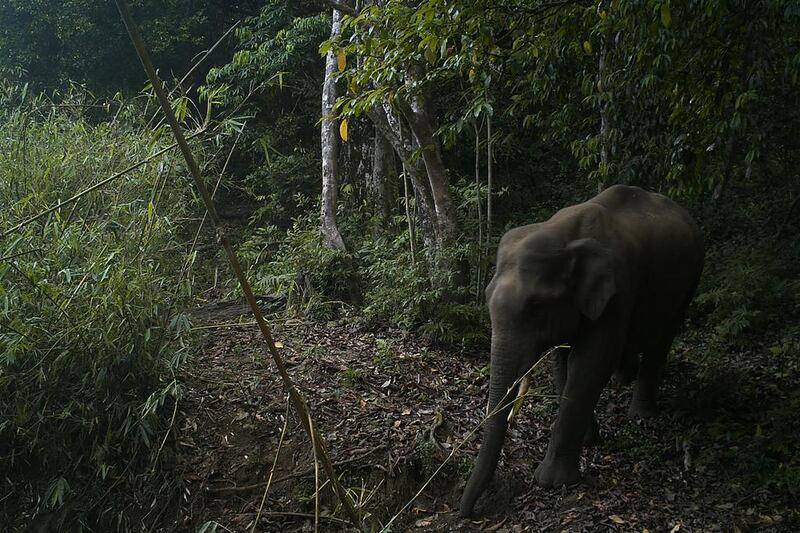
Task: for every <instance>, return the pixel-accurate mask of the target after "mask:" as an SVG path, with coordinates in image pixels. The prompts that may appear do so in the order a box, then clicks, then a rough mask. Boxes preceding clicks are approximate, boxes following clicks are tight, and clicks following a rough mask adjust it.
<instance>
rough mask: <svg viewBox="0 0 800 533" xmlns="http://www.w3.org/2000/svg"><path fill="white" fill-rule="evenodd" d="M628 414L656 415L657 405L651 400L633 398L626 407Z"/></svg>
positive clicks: (639, 416) (639, 415)
mask: <svg viewBox="0 0 800 533" xmlns="http://www.w3.org/2000/svg"><path fill="white" fill-rule="evenodd" d="M628 415H630V416H631V417H632V418H654V417H656V416H658V406H657V405H656V402H655V401H653V400H637V399H635V398H634V400H633V401H632V402H631V405H630V406H629V407H628Z"/></svg>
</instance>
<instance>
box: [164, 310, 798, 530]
mask: <svg viewBox="0 0 800 533" xmlns="http://www.w3.org/2000/svg"><path fill="white" fill-rule="evenodd" d="M274 335H275V338H276V340H278V341H280V342H281V343H282V345H283V348H282V349H281V350H282V353H283V355H284V357H285V358H286V360H287V362H288V364H289V366H290V371H291V373H292V375H293V376H294V378H295V379H296V382H297V384H298V386H299V388H300V389H301V390H302V391H303V393H304V394H305V395H306V398H307V400H308V403H309V405H310V407H311V412H312V413H313V416H314V417H315V419H316V423H317V425H318V427H319V428H320V430H321V432H322V434H323V435H324V436H325V438H326V439H327V441H328V445H329V449H330V452H331V455H332V459H333V461H334V462H335V463H337V465H338V471H339V472H340V473H342V474H343V477H344V483H345V486H346V487H348V488H349V489H350V490H352V491H353V493H354V494H355V495H356V497H357V498H358V499H359V500H360V501H362V502H363V501H367V503H366V505H365V508H366V509H368V510H369V512H370V513H372V515H373V516H374V517H375V518H376V519H377V520H379V521H380V523H381V524H385V523H386V521H387V520H388V519H389V518H390V517H391V516H392V515H394V514H395V512H397V511H398V510H399V509H400V507H402V505H403V504H404V503H405V502H407V501H408V500H409V498H410V497H411V496H412V495H413V494H414V492H416V491H417V490H418V488H419V487H421V485H422V483H423V482H424V481H425V480H426V479H427V478H428V476H429V475H430V474H432V473H433V471H434V470H435V469H436V467H437V466H438V465H439V464H441V462H442V461H444V459H445V458H446V457H447V456H448V455H449V454H450V451H451V450H452V448H453V446H456V445H457V444H458V443H459V442H461V440H462V439H463V437H464V436H465V435H466V434H467V433H468V432H469V431H470V430H472V429H473V428H474V427H475V426H476V425H477V424H478V422H479V420H480V417H481V415H482V413H483V410H484V408H485V401H486V386H487V379H486V378H487V377H488V373H487V369H486V368H485V367H486V363H487V361H488V358H487V357H486V356H485V355H481V356H477V355H475V354H464V353H458V352H447V351H440V350H434V349H430V348H428V347H426V346H424V345H421V344H420V343H419V342H418V341H417V339H415V338H413V337H410V336H408V335H407V334H403V333H402V332H398V331H383V332H380V333H375V332H365V331H358V330H357V329H355V328H353V327H351V326H348V325H347V324H346V323H342V322H329V323H326V322H314V321H305V320H287V321H284V322H281V323H279V324H278V325H277V326H275V329H274ZM689 345H691V346H692V348H691V349H689V348H688V346H689ZM703 349H705V348H704V347H702V345H701V344H700V341H698V340H693V341H692V343H691V344H690V343H689V342H688V341H686V343H679V344H678V346H677V347H676V349H675V353H673V357H672V360H671V363H670V365H669V371H668V379H667V383H666V391H665V397H664V406H665V409H664V410H665V415H663V416H661V417H660V418H658V419H657V420H653V421H648V422H635V421H632V420H630V419H628V418H627V416H626V415H625V408H626V405H627V398H628V397H629V394H630V392H629V391H628V390H618V389H610V390H607V391H606V393H605V394H604V396H603V398H602V400H601V404H600V406H599V409H598V410H599V412H600V416H599V418H600V424H601V434H602V436H603V442H602V443H601V444H600V445H599V446H598V447H595V448H591V449H587V450H585V451H584V456H583V460H582V469H583V471H584V474H585V475H584V481H583V483H582V484H581V485H579V486H577V487H575V488H571V489H564V490H561V491H548V490H543V489H540V488H538V487H536V486H535V485H533V483H532V479H533V471H534V469H535V467H536V464H537V461H538V460H539V459H540V458H541V457H542V456H543V455H544V450H545V447H546V445H547V441H548V438H549V430H548V427H549V425H550V422H551V420H552V416H553V413H554V409H555V404H554V401H553V400H552V398H549V397H547V396H545V397H543V398H542V399H541V400H533V401H529V402H528V403H527V404H526V406H525V408H524V409H523V412H522V414H521V415H520V417H519V418H518V420H517V422H516V424H515V426H514V427H513V428H512V429H511V430H510V432H509V436H508V438H507V440H506V445H505V448H504V451H503V461H502V463H501V465H500V467H499V469H498V474H497V475H496V476H495V482H494V483H493V485H492V487H491V488H490V489H489V491H488V495H487V497H484V498H483V499H482V500H481V501H480V502H479V505H478V508H477V512H478V513H479V516H482V517H484V518H482V519H479V520H474V521H464V520H460V519H458V517H457V513H456V512H455V509H456V508H457V504H458V498H459V496H460V493H461V490H462V488H463V484H464V481H465V479H466V476H467V474H468V472H469V469H470V467H471V464H472V458H473V457H474V455H475V454H476V452H477V448H478V444H479V442H480V438H479V434H478V436H476V438H473V439H472V440H471V441H470V442H468V443H467V444H466V445H465V446H464V447H463V448H462V449H461V450H459V451H458V452H457V453H456V454H454V457H453V458H452V460H451V461H450V462H449V463H448V465H447V466H446V467H445V468H443V469H442V471H441V472H440V474H439V475H438V476H437V477H436V478H435V479H434V480H433V482H432V483H431V484H430V486H429V487H428V488H427V489H426V490H425V491H424V493H423V495H422V496H421V497H420V498H419V499H418V500H416V501H415V502H414V503H413V504H412V505H411V506H410V508H409V510H408V511H407V512H406V513H404V514H403V515H402V516H401V517H400V519H399V520H398V522H396V523H395V524H396V527H394V528H393V530H394V531H405V530H414V529H417V530H432V531H451V530H452V531H468V530H476V531H478V530H483V531H604V530H617V531H645V530H647V531H653V532H655V531H671V532H675V531H737V530H738V531H755V530H759V531H762V530H763V531H793V530H798V529H800V514H798V509H797V501H798V496H800V494H798V492H797V491H798V487H797V485H796V484H794V483H793V481H792V480H793V479H796V480H798V481H800V475H798V477H797V478H793V477H792V476H794V475H795V474H797V473H798V472H800V469H799V468H798V467H800V456H798V453H799V452H798V449H797V446H798V437H797V435H800V421H798V420H797V417H796V413H797V412H798V410H797V409H798V408H800V390H799V389H800V386H799V385H798V383H800V368H799V367H798V364H797V359H796V358H794V361H795V363H794V364H792V363H791V361H792V358H791V357H786V358H785V360H783V359H782V360H781V361H783V363H781V364H782V365H783V366H780V365H778V368H777V372H778V373H780V375H781V377H780V378H779V379H778V378H776V377H775V375H776V366H775V364H772V365H771V366H767V365H765V364H764V365H762V364H761V363H762V361H761V359H759V358H763V359H764V360H765V361H766V360H767V359H769V358H770V356H771V354H770V353H769V352H768V351H767V350H766V349H765V350H764V354H747V358H746V361H747V363H746V365H743V364H741V361H742V359H743V354H739V355H738V356H732V357H731V360H730V361H727V360H725V359H723V360H722V361H721V362H720V363H718V364H719V365H721V366H720V368H724V370H725V371H724V372H722V371H719V372H717V371H711V372H709V371H708V369H707V368H706V367H703V368H701V367H700V366H699V365H698V364H697V363H693V362H691V360H692V357H693V352H696V351H699V350H703ZM774 359H775V358H774V357H772V358H771V359H769V361H771V362H773V363H774ZM737 361H739V362H737ZM715 368H716V367H715ZM765 369H766V370H765ZM698 374H702V376H698ZM181 379H182V381H183V386H184V388H185V395H184V398H183V399H182V401H181V404H180V406H179V416H178V420H177V421H176V425H175V427H176V431H177V439H178V448H179V457H178V465H177V467H176V473H177V475H179V476H181V478H182V479H183V482H184V483H185V486H186V494H185V502H183V504H182V507H181V511H180V519H179V521H178V522H179V523H173V524H172V526H171V527H172V528H175V527H177V528H178V529H180V530H185V531H197V530H198V528H199V527H201V526H202V525H203V524H205V523H208V522H211V521H213V522H216V523H218V524H219V525H220V526H221V527H220V528H219V529H218V531H224V530H230V531H247V530H249V528H250V526H251V524H252V522H253V520H254V519H255V516H256V513H257V512H258V510H259V507H260V504H261V500H262V497H263V494H264V488H265V481H266V479H267V478H268V477H269V473H270V469H271V466H272V462H273V459H274V457H275V452H276V450H277V449H278V442H279V440H280V437H281V432H282V429H283V426H284V420H285V418H284V417H285V413H286V401H285V397H284V392H283V388H282V385H281V382H280V379H279V377H278V376H277V374H276V372H275V371H274V370H273V368H272V367H271V363H270V362H269V361H268V359H267V358H266V357H265V356H264V355H263V351H262V349H261V340H260V338H259V336H258V335H257V332H256V331H255V329H254V328H253V327H235V328H221V329H209V330H208V334H207V335H206V338H205V341H204V342H203V343H202V347H201V349H200V350H199V352H198V353H197V354H196V356H195V357H194V359H193V360H192V361H191V362H190V364H189V365H187V367H186V370H185V372H184V373H183V375H182V376H181ZM745 380H746V381H745ZM535 382H536V383H538V384H539V385H540V386H541V387H542V389H541V392H542V393H543V394H544V395H549V394H550V391H551V388H550V385H549V372H548V371H547V369H545V370H544V371H543V372H542V373H541V374H540V375H539V377H538V378H536V380H535ZM769 432H774V433H775V435H776V436H775V437H774V438H772V437H769V436H767V435H768V434H769ZM792 432H794V436H791V435H792ZM785 435H789V436H788V437H785ZM310 451H311V446H310V443H309V442H308V440H307V439H306V438H305V434H304V433H303V431H302V429H301V427H300V425H299V423H298V421H297V420H296V418H295V417H294V414H293V413H290V414H289V422H288V426H287V430H286V433H285V436H284V441H283V445H282V447H281V449H280V453H279V455H278V460H277V463H276V468H275V471H274V473H273V480H272V485H271V488H270V491H269V494H268V497H267V500H266V502H265V504H264V506H263V510H262V513H261V518H260V522H259V525H258V528H257V531H307V530H313V515H314V498H313V494H314V471H313V458H312V456H311V454H310ZM759 453H761V454H763V456H759V455H758V454H759ZM770 469H773V470H774V471H773V470H770ZM781 476H783V477H781ZM322 477H323V479H322V480H321V482H324V474H322ZM322 492H323V495H322V497H321V507H322V515H323V517H322V522H321V524H322V527H321V529H322V530H323V531H330V530H338V529H342V528H343V527H344V526H343V525H342V522H341V519H342V518H343V517H344V514H343V513H342V512H341V511H339V510H337V509H335V501H334V500H333V499H332V498H331V496H330V495H329V494H328V492H329V491H327V490H323V491H322ZM223 528H224V529H223Z"/></svg>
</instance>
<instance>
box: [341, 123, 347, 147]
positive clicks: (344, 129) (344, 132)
mask: <svg viewBox="0 0 800 533" xmlns="http://www.w3.org/2000/svg"><path fill="white" fill-rule="evenodd" d="M339 136H340V137H341V138H342V140H343V141H344V142H347V119H344V120H343V121H342V122H341V124H339Z"/></svg>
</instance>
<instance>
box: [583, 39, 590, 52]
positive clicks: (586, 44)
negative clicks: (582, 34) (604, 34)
mask: <svg viewBox="0 0 800 533" xmlns="http://www.w3.org/2000/svg"><path fill="white" fill-rule="evenodd" d="M583 51H584V52H586V54H587V55H592V43H590V42H589V41H583Z"/></svg>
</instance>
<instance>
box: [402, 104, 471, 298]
mask: <svg viewBox="0 0 800 533" xmlns="http://www.w3.org/2000/svg"><path fill="white" fill-rule="evenodd" d="M403 112H404V115H405V116H406V119H407V120H408V123H409V126H410V128H411V131H412V133H413V135H414V140H415V141H416V144H417V146H419V147H421V148H422V150H421V153H422V161H423V163H424V165H425V171H426V174H427V178H428V185H429V187H430V189H429V190H430V192H431V198H432V199H433V206H434V212H435V219H434V231H435V232H436V253H435V255H436V267H435V271H434V273H433V275H432V276H431V281H432V282H433V285H434V286H435V287H439V288H445V289H448V290H449V289H459V288H464V287H467V285H468V278H469V270H468V267H467V264H466V262H465V261H463V260H456V259H455V258H454V256H453V252H454V249H455V247H456V243H457V240H458V219H457V217H456V211H455V207H454V206H453V203H452V200H451V198H450V178H449V176H448V174H447V169H446V168H445V166H444V161H443V160H442V154H441V149H440V147H439V141H438V139H436V136H435V132H436V128H435V127H434V125H433V124H434V121H435V116H436V115H435V113H434V112H433V106H432V103H431V101H430V99H429V98H427V97H426V95H422V94H418V95H415V96H414V97H412V99H411V102H410V103H409V105H408V106H405V107H404V108H403ZM448 292H450V291H448ZM454 295H455V293H454V292H451V294H450V295H449V296H446V297H445V298H446V299H449V298H451V297H452V296H454Z"/></svg>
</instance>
